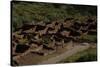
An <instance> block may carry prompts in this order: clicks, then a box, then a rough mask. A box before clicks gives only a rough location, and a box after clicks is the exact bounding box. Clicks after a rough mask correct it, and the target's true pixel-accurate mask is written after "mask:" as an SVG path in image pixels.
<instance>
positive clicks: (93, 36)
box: [80, 35, 97, 43]
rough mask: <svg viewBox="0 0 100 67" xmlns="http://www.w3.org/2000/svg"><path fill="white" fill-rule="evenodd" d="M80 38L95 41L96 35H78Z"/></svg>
mask: <svg viewBox="0 0 100 67" xmlns="http://www.w3.org/2000/svg"><path fill="white" fill-rule="evenodd" d="M80 39H81V40H83V41H85V42H88V41H90V42H95V43H96V42H97V35H85V36H81V37H80Z"/></svg>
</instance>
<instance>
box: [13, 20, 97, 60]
mask: <svg viewBox="0 0 100 67" xmlns="http://www.w3.org/2000/svg"><path fill="white" fill-rule="evenodd" d="M96 24H97V22H96V21H95V20H94V19H87V21H84V23H81V22H77V21H74V18H67V19H65V20H64V21H62V22H61V21H53V22H50V23H47V24H46V23H45V24H43V25H42V24H39V23H38V24H25V25H24V26H22V27H21V28H18V30H17V31H15V32H13V33H12V47H11V48H12V59H13V60H14V61H15V60H17V59H18V58H20V57H22V56H24V55H26V54H28V53H30V52H31V53H34V54H38V55H40V56H46V55H48V54H52V53H54V52H56V51H57V50H59V49H61V48H64V46H67V43H69V42H74V41H78V40H79V39H80V36H82V35H84V34H85V35H87V34H96V33H97V25H96Z"/></svg>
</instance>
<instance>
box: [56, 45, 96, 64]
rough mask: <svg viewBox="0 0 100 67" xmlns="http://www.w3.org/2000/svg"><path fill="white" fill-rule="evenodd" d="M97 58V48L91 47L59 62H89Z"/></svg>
mask: <svg viewBox="0 0 100 67" xmlns="http://www.w3.org/2000/svg"><path fill="white" fill-rule="evenodd" d="M96 60H97V49H96V48H92V47H90V48H89V49H87V50H84V51H82V52H79V53H77V54H75V55H72V56H70V57H68V58H66V59H64V60H62V61H60V62H58V63H70V62H88V61H96Z"/></svg>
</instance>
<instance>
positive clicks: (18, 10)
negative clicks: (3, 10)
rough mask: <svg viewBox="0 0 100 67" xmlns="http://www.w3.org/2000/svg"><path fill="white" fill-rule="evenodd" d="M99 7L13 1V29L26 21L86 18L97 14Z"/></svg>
mask: <svg viewBox="0 0 100 67" xmlns="http://www.w3.org/2000/svg"><path fill="white" fill-rule="evenodd" d="M96 10H97V7H95V6H92V7H91V6H85V5H84V6H83V5H66V4H61V5H60V4H53V3H35V2H33V3H32V2H21V1H20V2H15V1H13V2H12V30H13V31H15V30H16V28H19V27H21V26H22V25H23V24H25V23H32V22H40V21H44V22H49V21H52V20H57V19H59V20H63V19H65V18H67V17H74V18H76V19H79V20H84V19H85V18H86V17H87V16H96V12H97V11H96Z"/></svg>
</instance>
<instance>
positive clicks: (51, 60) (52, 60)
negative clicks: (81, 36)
mask: <svg viewBox="0 0 100 67" xmlns="http://www.w3.org/2000/svg"><path fill="white" fill-rule="evenodd" d="M88 48H89V45H85V46H82V45H77V46H74V47H73V48H72V49H70V50H68V51H66V52H64V53H62V54H61V55H59V56H56V57H53V58H49V59H48V60H45V61H42V62H40V63H38V64H54V63H56V62H59V61H61V60H63V59H65V58H67V57H69V56H72V55H73V54H75V53H77V52H80V51H83V50H86V49H88Z"/></svg>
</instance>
